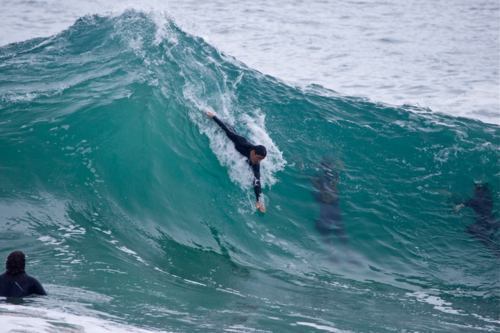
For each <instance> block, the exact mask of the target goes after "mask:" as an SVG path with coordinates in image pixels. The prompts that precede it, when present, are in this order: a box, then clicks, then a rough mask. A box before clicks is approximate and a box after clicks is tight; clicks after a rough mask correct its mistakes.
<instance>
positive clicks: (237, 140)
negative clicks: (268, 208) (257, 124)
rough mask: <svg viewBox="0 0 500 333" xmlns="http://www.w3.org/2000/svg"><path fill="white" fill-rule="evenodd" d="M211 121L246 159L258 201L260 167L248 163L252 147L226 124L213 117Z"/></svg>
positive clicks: (260, 190) (260, 191)
mask: <svg viewBox="0 0 500 333" xmlns="http://www.w3.org/2000/svg"><path fill="white" fill-rule="evenodd" d="M213 120H214V121H215V122H216V123H217V125H219V127H220V128H222V129H223V130H224V132H226V135H227V137H228V138H229V139H230V140H231V141H233V143H234V147H235V148H236V150H237V151H238V152H239V153H240V154H241V155H243V156H245V157H246V158H247V162H248V165H250V168H251V169H252V172H253V175H254V179H253V190H254V192H255V198H256V200H257V201H259V198H260V194H261V193H262V189H261V186H260V165H259V164H252V162H251V161H250V151H251V150H253V149H254V147H255V146H254V145H253V144H251V143H250V142H248V140H247V139H245V138H244V137H242V136H240V135H238V134H236V133H235V132H234V131H232V130H231V129H229V128H228V127H227V126H226V124H224V123H223V122H222V121H221V120H220V119H219V118H217V117H216V116H214V117H213Z"/></svg>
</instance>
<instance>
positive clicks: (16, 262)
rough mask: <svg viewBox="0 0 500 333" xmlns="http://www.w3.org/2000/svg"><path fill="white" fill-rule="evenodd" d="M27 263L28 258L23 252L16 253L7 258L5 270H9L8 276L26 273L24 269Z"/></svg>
mask: <svg viewBox="0 0 500 333" xmlns="http://www.w3.org/2000/svg"><path fill="white" fill-rule="evenodd" d="M25 263H26V257H25V256H24V253H23V252H21V251H14V252H11V253H10V254H9V256H8V257H7V262H6V263H5V268H6V269H7V274H9V275H17V274H21V273H24V267H25Z"/></svg>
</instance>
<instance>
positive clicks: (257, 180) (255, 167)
mask: <svg viewBox="0 0 500 333" xmlns="http://www.w3.org/2000/svg"><path fill="white" fill-rule="evenodd" d="M252 172H253V176H254V179H253V191H254V193H255V201H257V202H260V201H259V200H260V194H261V193H262V188H261V186H260V166H259V165H258V164H254V165H252Z"/></svg>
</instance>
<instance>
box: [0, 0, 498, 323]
mask: <svg viewBox="0 0 500 333" xmlns="http://www.w3.org/2000/svg"><path fill="white" fill-rule="evenodd" d="M34 4H35V5H37V6H40V8H43V9H44V11H43V12H42V13H43V15H42V13H40V12H37V13H35V14H33V13H31V12H26V13H25V14H23V15H25V16H24V18H25V21H26V22H29V19H30V18H32V19H33V18H35V17H40V16H45V17H46V18H47V22H43V21H40V25H41V26H40V31H38V28H33V30H30V29H20V30H18V29H13V28H10V29H12V30H10V32H11V33H10V32H9V33H8V31H9V30H3V31H4V32H3V33H2V38H3V41H4V42H3V43H4V44H6V43H8V44H7V45H4V46H2V47H0V156H1V158H0V228H1V232H0V258H2V259H1V260H3V258H5V257H6V256H7V255H8V253H9V252H10V251H12V250H14V249H21V250H23V251H25V252H26V253H27V255H28V264H27V272H28V273H30V274H32V275H34V276H36V277H37V278H38V279H39V280H40V281H41V282H42V283H43V285H44V287H45V288H46V290H47V292H48V293H49V295H48V296H47V297H39V298H27V299H25V300H24V301H23V302H22V303H21V304H12V303H11V302H10V301H9V300H5V299H1V300H0V323H1V326H0V327H1V328H0V330H4V331H6V332H15V331H19V330H24V331H29V332H53V331H57V332H74V331H84V332H110V331H112V332H145V331H148V332H157V331H160V332H392V331H410V332H417V331H418V332H427V331H432V332H463V331H467V332H485V331H486V332H494V331H498V330H499V329H500V313H499V310H498V309H499V301H500V292H499V290H500V289H499V287H500V276H499V270H498V267H499V266H498V265H499V256H498V255H497V252H495V251H494V250H492V249H494V247H495V246H498V245H499V234H498V232H497V233H496V234H492V235H490V236H489V237H490V238H489V239H490V240H491V244H492V246H490V247H487V246H484V244H483V243H482V242H480V241H478V240H477V239H475V238H474V237H471V235H470V234H469V233H467V232H466V230H467V227H468V226H470V225H471V224H473V223H474V222H475V221H476V215H475V213H474V211H472V210H470V209H468V208H463V209H462V210H456V209H455V207H456V205H457V204H458V203H460V202H464V201H465V200H467V199H470V198H471V197H472V195H473V193H474V184H477V183H481V184H488V186H489V188H490V189H491V193H492V199H493V202H494V205H493V214H494V215H495V216H496V218H498V216H499V209H498V202H499V200H500V192H499V190H500V189H499V184H500V169H499V163H498V160H499V152H500V149H499V148H500V140H499V137H500V127H499V126H498V125H496V124H495V122H496V121H492V119H494V117H495V112H496V109H494V108H492V107H491V104H490V103H493V104H494V103H495V102H494V99H495V98H494V97H492V96H491V95H489V93H486V95H487V96H490V97H491V98H492V99H488V98H486V99H485V100H483V101H482V102H481V101H478V102H477V103H479V104H480V103H483V102H484V103H486V104H488V105H489V106H484V105H483V106H481V107H485V109H487V110H488V112H487V113H484V114H483V116H485V117H486V119H482V118H481V117H482V116H476V115H470V114H469V115H467V117H465V118H463V117H457V115H461V114H462V113H461V112H462V111H460V110H458V109H453V111H450V112H444V111H443V112H441V110H433V109H432V107H431V108H427V107H421V106H419V105H416V104H419V103H410V104H404V105H400V103H394V104H395V105H392V103H387V102H388V100H384V99H380V100H378V99H377V98H376V95H370V96H368V97H369V98H366V96H363V93H361V92H360V93H359V94H358V93H351V92H350V91H347V92H346V90H344V89H340V88H338V89H337V88H334V90H332V89H329V88H332V87H331V86H330V85H329V84H328V83H326V81H323V82H321V80H323V79H325V76H322V75H318V76H317V78H318V81H317V82H314V81H310V82H308V79H307V78H306V79H304V81H303V82H302V83H305V84H302V83H301V80H302V78H305V76H304V73H306V69H305V68H304V67H305V66H303V65H304V63H302V64H301V65H300V66H298V68H299V70H298V71H297V73H296V75H297V77H295V78H294V77H292V76H288V77H287V75H288V74H286V75H280V74H279V73H277V72H274V73H273V72H272V71H271V70H269V71H268V70H264V67H261V66H267V65H266V64H265V63H263V62H260V61H261V60H262V59H264V58H265V57H264V56H262V55H261V56H256V58H255V59H254V60H255V61H256V63H255V64H257V63H259V62H260V65H258V64H257V65H255V67H254V63H252V62H251V61H250V60H249V58H245V57H244V56H242V57H241V58H240V57H239V56H238V54H236V55H235V53H236V52H232V53H229V52H228V51H227V50H226V49H224V46H223V40H224V38H222V37H221V36H219V37H220V38H221V40H220V41H217V40H214V39H216V34H211V33H207V35H204V34H202V33H199V34H198V33H196V32H195V30H196V29H199V28H200V27H201V26H202V24H201V23H200V22H208V21H209V20H210V17H211V20H214V19H215V17H214V16H213V15H215V14H213V13H212V12H211V11H210V10H209V9H208V8H211V7H210V6H208V5H205V7H204V6H199V7H196V10H199V11H201V12H204V13H206V15H205V16H206V17H205V18H204V19H201V18H200V20H199V22H198V23H191V25H190V23H189V22H186V21H185V20H187V17H186V16H183V15H181V14H178V15H179V17H176V14H175V13H174V12H173V11H170V12H169V14H168V15H165V13H163V12H162V13H158V12H156V11H154V12H151V11H149V10H148V8H142V9H125V8H128V7H131V6H132V7H133V5H130V3H129V4H123V7H124V8H123V10H122V9H117V8H112V10H113V11H114V12H113V13H111V14H110V13H101V14H99V15H94V14H91V15H84V14H85V13H86V12H93V11H96V9H94V8H93V7H92V6H96V4H100V3H99V2H89V3H88V7H84V8H82V7H81V6H79V5H78V6H77V5H75V7H71V4H72V3H69V4H70V5H67V6H69V7H65V6H64V5H61V6H60V7H57V6H52V7H51V6H48V4H56V2H53V3H52V2H29V3H28V2H16V3H14V2H5V3H4V5H5V8H11V9H12V8H17V9H19V8H21V7H22V6H35V5H34ZM231 4H232V5H234V6H236V7H238V6H237V4H235V3H229V4H228V6H231ZM321 4H325V3H321ZM326 4H327V3H326ZM298 5H300V3H298ZM303 5H304V6H306V5H305V4H303ZM9 6H10V7H9ZM16 6H17V7H16ZM110 6H117V5H116V4H112V5H110ZM185 6H187V7H189V3H185ZM193 6H194V5H193ZM207 6H208V8H207ZM214 6H215V5H214ZM325 6H326V5H325ZM146 7H147V6H146ZM172 7H175V6H172ZM313 7H314V6H313ZM68 8H73V9H74V11H73V12H72V11H71V10H69V9H68ZM176 8H177V10H179V11H182V10H187V9H185V8H184V7H182V6H181V5H179V6H178V7H176ZM183 8H184V9H183ZM229 8H231V7H229ZM238 8H240V7H238ZM284 8H287V7H286V6H284ZM319 8H322V7H319ZM481 8H482V9H483V10H484V11H483V12H488V10H490V11H491V12H492V13H493V14H495V13H497V12H495V11H497V10H498V9H495V8H496V7H494V5H492V4H491V3H489V2H485V3H484V4H483V6H482V7H481ZM488 8H489V9H488ZM191 9H192V8H191ZM261 9H262V8H261ZM261 9H258V8H257V9H256V10H257V11H259V10H261ZM110 10H111V9H110ZM225 10H227V9H225ZM103 11H108V9H106V10H104V9H103ZM47 12H52V14H50V13H47ZM71 12H72V13H73V14H72V15H73V16H72V15H66V14H68V13H71ZM222 12H224V11H223V10H222ZM4 13H5V12H4ZM15 13H17V15H13V17H9V18H7V17H4V20H2V21H3V23H2V24H5V21H6V20H9V19H10V20H14V21H15V20H16V17H17V19H18V18H19V17H21V16H22V15H21V14H19V13H21V11H16V12H15ZM23 13H24V12H23ZM217 13H219V14H220V13H221V11H217ZM233 13H234V12H233ZM488 13H489V12H488ZM63 14H64V15H63ZM3 15H5V14H3ZM30 15H31V16H30ZM51 15H52V16H51ZM211 15H212V16H211ZM227 15H229V14H227ZM248 15H249V17H251V13H250V14H248ZM297 15H298V14H297ZM325 15H326V13H325ZM495 15H496V14H495ZM11 16H12V15H11ZM264 16H265V15H264ZM55 17H59V18H61V20H59V22H58V23H57V24H55V23H54V21H53V18H55ZM200 17H201V16H200ZM290 17H292V18H293V17H295V16H293V15H292V16H289V18H290ZM75 19H76V21H75ZM11 22H12V21H11ZM17 22H18V23H17V24H19V25H20V26H27V25H29V24H28V23H26V22H24V23H23V22H20V21H19V20H18V21H17ZM196 24H200V25H198V26H197V25H196ZM485 24H486V23H485ZM489 24H492V25H493V26H494V25H495V24H497V23H495V22H489ZM306 25H307V24H306ZM9 26H10V27H12V25H9ZM44 29H46V30H44ZM51 29H52V30H56V31H50V30H51ZM214 29H215V28H214ZM14 30H15V31H16V33H15V32H14ZM35 30H37V31H35ZM242 33H243V32H242ZM209 35H210V36H209ZM229 35H231V34H229ZM491 36H492V35H490V37H491ZM33 37H35V38H33ZM233 37H234V38H235V39H238V40H239V38H236V35H233ZM297 38H299V37H297ZM229 40H231V38H229ZM229 44H231V43H229ZM229 44H228V45H229ZM396 44H397V43H396ZM491 45H493V46H492V48H494V47H496V46H495V44H491ZM233 46H234V47H235V49H238V46H236V44H233ZM227 47H229V46H227ZM240 51H241V50H240ZM321 52H322V51H320V53H321ZM242 53H245V52H242ZM240 54H241V53H240ZM252 54H253V55H256V54H257V53H251V52H250V53H248V54H247V56H251V55H252ZM490 56H491V54H490ZM292 58H293V57H292ZM357 61H358V60H357ZM312 63H315V61H314V59H313V61H312ZM268 65H269V63H268ZM359 65H360V66H366V64H362V61H360V63H359ZM269 66H270V69H271V67H272V68H275V69H276V70H278V67H274V66H271V65H269ZM492 68H493V71H494V70H495V69H494V67H492ZM323 69H324V70H326V68H323ZM323 69H321V67H318V68H317V70H318V71H317V72H318V73H321V72H322V71H323ZM303 70H304V71H303ZM440 70H441V69H438V72H439V71H440ZM496 70H497V73H498V68H497V69H496ZM285 71H286V70H285ZM289 74H290V73H289ZM292 74H293V73H292ZM423 75H425V73H423ZM485 75H486V74H485ZM301 77H302V78H301ZM314 78H316V76H315V77H314ZM335 81H336V80H331V81H330V82H335ZM340 81H342V79H341V78H339V82H340ZM493 81H494V80H493ZM454 82H455V81H454ZM490 83H491V82H490ZM496 84H497V83H494V82H493V83H492V84H491V85H489V86H488V87H489V88H488V89H486V90H485V91H489V89H490V88H491V89H494V88H495V85H496ZM403 90H404V89H403ZM437 95H440V96H441V97H443V95H442V92H439V93H436V96H437ZM386 97H387V96H386ZM472 100H474V99H471V101H472ZM485 101H488V102H485ZM389 102H390V101H389ZM479 104H475V105H476V106H478V105H479ZM486 104H485V105H486ZM206 109H211V110H214V111H215V112H217V114H218V115H219V116H220V118H221V119H224V120H225V121H226V122H227V123H228V124H230V125H231V126H233V127H234V128H235V129H236V130H237V131H238V132H239V133H241V134H242V135H244V136H246V137H248V138H249V139H250V140H252V141H254V142H256V143H262V144H265V145H266V147H267V148H268V157H267V158H266V160H264V161H263V162H262V182H263V191H264V197H265V201H266V204H267V207H268V212H267V213H266V214H264V215H262V214H258V213H256V212H255V209H254V202H253V193H252V189H251V173H250V171H249V169H248V166H247V165H246V162H245V160H244V159H243V158H241V157H240V156H239V155H238V154H237V153H236V152H235V151H234V148H233V147H232V145H231V143H230V142H229V141H228V140H227V138H225V136H224V135H223V133H222V132H221V131H220V129H218V128H217V126H216V125H215V124H214V123H213V122H211V121H210V120H209V119H207V117H206V116H205V115H204V113H203V112H202V111H203V110H206ZM476 110H479V109H476ZM436 111H438V112H436ZM492 114H493V116H491V115H492ZM482 120H486V122H484V121H482ZM325 166H328V168H331V169H332V170H334V171H335V173H337V174H338V180H337V181H338V183H337V184H336V186H337V189H338V195H339V203H340V210H341V216H342V225H343V228H344V229H345V230H344V231H345V235H346V236H347V238H346V240H343V239H341V238H339V237H338V235H337V234H336V233H335V232H331V233H328V232H327V233H325V232H319V231H318V229H317V228H316V227H315V225H316V223H317V221H318V219H319V218H321V200H322V198H323V197H324V195H323V196H322V193H318V190H317V186H316V185H315V184H317V182H318V180H321V179H322V178H321V175H322V174H324V173H325V168H326V167H325ZM329 171H331V170H329Z"/></svg>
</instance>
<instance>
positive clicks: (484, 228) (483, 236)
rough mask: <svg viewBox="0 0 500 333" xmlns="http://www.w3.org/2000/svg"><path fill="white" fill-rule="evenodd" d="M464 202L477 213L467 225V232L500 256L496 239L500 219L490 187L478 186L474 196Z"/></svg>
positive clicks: (499, 248)
mask: <svg viewBox="0 0 500 333" xmlns="http://www.w3.org/2000/svg"><path fill="white" fill-rule="evenodd" d="M463 204H464V205H465V206H466V207H469V208H471V209H472V210H474V212H475V213H476V221H475V222H474V223H473V224H471V225H469V226H468V227H467V232H468V233H469V234H471V235H472V236H473V237H474V238H476V239H478V240H479V241H481V242H482V243H483V244H484V245H486V246H487V247H488V248H490V249H491V250H492V251H493V252H494V253H495V254H496V255H497V256H499V257H500V246H499V245H498V243H497V242H496V241H495V235H496V233H497V232H498V230H499V229H500V220H498V219H496V218H495V216H494V214H493V195H492V193H491V191H490V189H489V188H488V187H487V186H477V187H476V189H475V191H474V197H472V199H469V200H467V201H465V202H463Z"/></svg>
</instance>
